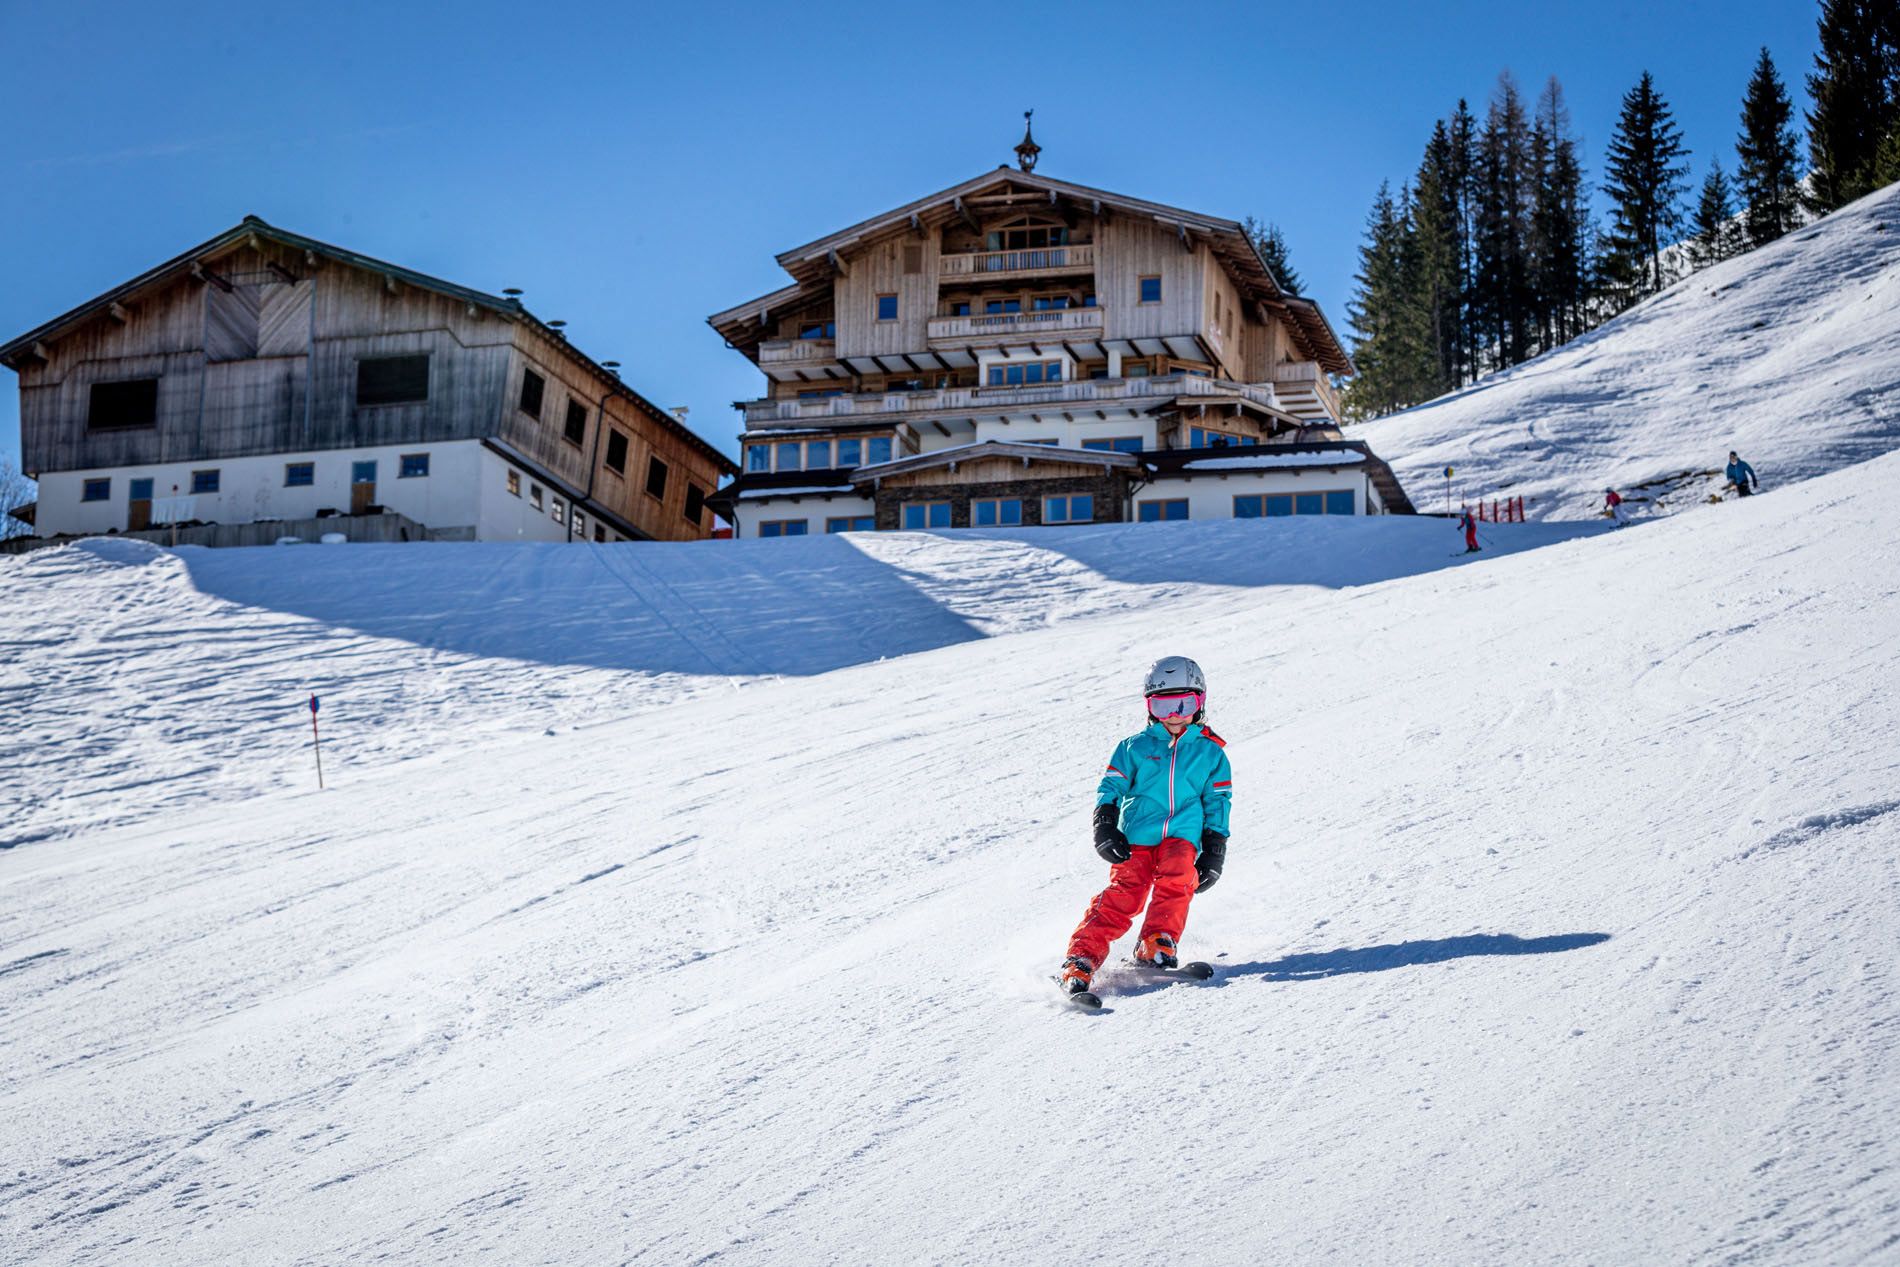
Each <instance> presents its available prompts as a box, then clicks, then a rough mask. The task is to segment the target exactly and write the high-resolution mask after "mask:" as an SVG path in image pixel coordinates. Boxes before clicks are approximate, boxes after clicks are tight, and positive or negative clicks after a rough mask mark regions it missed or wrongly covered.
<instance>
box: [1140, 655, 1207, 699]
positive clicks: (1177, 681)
mask: <svg viewBox="0 0 1900 1267" xmlns="http://www.w3.org/2000/svg"><path fill="white" fill-rule="evenodd" d="M1173 691H1196V692H1198V693H1200V694H1202V695H1205V694H1207V679H1206V678H1205V677H1203V676H1202V675H1201V666H1200V665H1198V664H1196V663H1194V661H1192V660H1190V659H1188V658H1187V657H1186V656H1184V655H1170V656H1162V657H1161V658H1160V659H1159V660H1156V661H1155V662H1154V664H1152V665H1151V666H1149V669H1148V676H1147V678H1146V679H1144V680H1143V681H1142V684H1141V694H1142V697H1143V698H1146V697H1147V696H1150V695H1165V694H1168V693H1170V692H1173Z"/></svg>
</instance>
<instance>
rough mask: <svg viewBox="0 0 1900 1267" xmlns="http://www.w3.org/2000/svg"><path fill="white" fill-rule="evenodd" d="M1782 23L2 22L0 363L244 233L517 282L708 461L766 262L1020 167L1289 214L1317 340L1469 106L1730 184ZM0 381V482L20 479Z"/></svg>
mask: <svg viewBox="0 0 1900 1267" xmlns="http://www.w3.org/2000/svg"><path fill="white" fill-rule="evenodd" d="M1817 8H1818V6H1817V5H1816V4H1813V3H1808V2H1806V0H1679V2H1671V0H1656V2H1653V3H1617V2H1614V0H1610V2H1599V3H1591V4H1584V3H1570V2H1568V0H1565V2H1546V3H1526V2H1523V0H1519V2H1517V3H1502V2H1493V0H1482V2H1473V3H1458V2H1457V0H1447V2H1446V3H1440V4H1434V5H1423V4H1413V3H1398V2H1388V0H1378V2H1363V3H1361V2H1355V0H1338V2H1336V3H1333V4H1331V5H1320V6H1314V5H1309V4H1297V5H1295V4H1284V3H1280V2H1278V0H1274V2H1272V3H1256V4H1251V5H1232V6H1223V5H1192V4H1172V5H1161V6H1157V5H1124V4H1097V5H1062V6H1034V5H1021V6H1013V7H1011V8H1010V9H1007V10H1000V11H984V12H982V13H978V12H976V11H967V12H962V13H960V12H958V11H957V10H954V9H944V8H942V7H941V6H928V7H924V6H919V7H916V8H915V9H907V8H900V7H899V6H894V5H884V4H871V5H833V4H821V3H809V4H805V5H782V4H781V5H770V6H766V5H718V4H697V5H668V6H664V7H658V6H648V5H642V4H632V5H620V6H593V5H587V4H569V5H557V6H547V7H528V6H521V5H500V4H490V3H481V2H474V3H464V4H458V5H453V6H449V5H443V6H439V7H433V8H426V9H425V8H423V7H420V6H403V5H377V6H370V5H361V6H356V5H336V6H323V7H321V8H319V7H317V6H311V7H309V8H308V9H307V10H299V9H293V8H289V7H280V6H256V5H246V6H236V5H228V6H190V5H177V6H172V5H166V6H154V5H138V6H133V5H91V4H84V3H65V4H57V5H55V4H40V3H32V4H29V3H23V2H21V0H0V30H5V31H6V32H7V40H8V44H9V45H10V48H9V50H8V54H7V58H6V61H7V72H6V75H5V76H4V77H0V109H3V110H4V116H5V117H6V118H8V119H9V120H10V121H11V124H12V126H11V127H10V129H9V143H8V144H7V146H6V147H5V152H4V154H3V155H0V190H4V191H5V193H4V196H3V197H0V265H4V278H5V284H4V286H0V338H11V337H13V336H14V335H17V334H20V333H24V332H25V331H26V330H29V329H31V328H32V327H33V326H35V325H38V324H39V323H40V322H42V321H45V320H47V319H49V318H51V317H54V316H56V315H58V314H59V313H61V312H63V311H65V310H66V309H68V308H70V307H73V306H75V305H76V304H79V303H81V302H83V301H84V300H86V299H89V298H91V297H92V296H93V295H95V294H98V293H99V292H101V291H103V290H106V289H108V288H109V287H111V286H113V285H116V284H117V283H119V282H122V281H124V280H126V279H128V278H130V277H132V276H133V275H135V274H137V273H139V272H141V271H143V270H144V269H146V268H149V267H151V266H152V265H154V264H156V263H159V262H160V261H162V260H164V259H167V258H169V257H171V256H172V255H175V254H177V253H178V252H180V251H182V250H184V249H186V248H188V247H190V246H191V245H193V244H194V243H197V242H199V241H202V240H204V239H206V238H209V237H211V236H213V235H214V234H216V233H218V232H220V231H221V230H223V229H226V228H228V227H230V226H231V225H233V224H235V223H236V222H237V221H238V220H240V219H241V218H242V217H243V216H245V215H246V214H256V215H260V216H262V217H264V218H265V219H266V220H269V221H271V222H272V223H274V224H278V225H281V226H283V227H285V228H288V229H292V230H294V231H296V232H299V233H304V234H308V235H310V236H312V237H316V238H320V239H323V240H326V241H330V242H334V243H336V244H338V245H340V246H346V247H349V248H351V249H353V250H357V251H361V252H363V253H365V254H368V255H373V256H378V257H380V258H383V259H387V260H391V261H394V262H396V263H400V264H403V265H406V266H409V267H411V268H416V269H420V270H422V271H424V272H429V273H434V274H436V275H438V276H441V277H445V278H448V279H450V280H452V281H456V282H460V283H463V284H465V285H469V286H474V287H479V288H482V289H487V290H491V291H499V290H500V289H502V288H503V287H505V286H519V287H521V288H523V289H524V290H525V291H526V292H527V293H526V295H525V302H526V303H527V304H528V306H529V307H530V308H532V309H533V310H534V311H535V312H536V313H537V314H538V315H540V316H542V317H543V318H548V319H554V318H559V319H564V320H566V321H567V322H568V323H569V325H568V333H569V336H570V337H571V338H572V339H573V340H574V341H575V342H576V343H577V344H578V345H579V346H580V347H582V348H583V349H584V350H586V351H587V352H589V353H590V354H592V355H593V356H594V357H596V358H598V359H610V358H611V359H618V360H620V361H622V362H624V364H625V366H626V368H625V370H624V371H623V373H624V374H625V375H626V377H627V379H628V381H629V382H631V383H632V384H633V385H634V386H636V387H637V388H638V389H639V390H641V391H642V392H644V393H645V394H647V395H648V396H650V397H652V398H653V399H654V400H655V401H657V402H658V403H660V404H662V405H668V406H671V405H687V406H689V407H690V408H691V410H692V412H691V415H690V418H689V422H690V424H691V425H692V426H694V427H695V428H696V429H697V430H698V431H699V432H700V433H701V434H702V435H704V436H705V437H706V438H707V439H709V440H711V441H712V442H713V443H714V444H716V445H718V446H720V447H721V448H723V449H725V450H726V451H727V452H729V453H730V452H733V451H734V450H735V448H736V445H735V443H734V440H735V437H736V434H737V429H738V422H737V415H736V414H735V413H733V411H732V410H731V409H730V404H731V402H732V401H734V400H739V399H743V398H746V397H750V396H756V395H759V394H760V392H761V384H762V381H763V380H762V379H761V378H760V377H759V376H758V374H757V372H756V371H755V370H753V369H752V368H751V367H750V365H749V364H748V363H747V362H746V361H745V360H744V358H742V357H741V356H739V354H738V353H736V352H731V351H728V350H727V349H726V348H725V347H724V346H723V344H722V342H721V340H720V339H719V337H718V336H717V335H715V334H713V333H712V332H711V330H710V329H709V328H708V327H707V326H706V325H705V317H706V315H707V314H708V313H711V312H714V311H717V310H719V309H721V308H725V307H729V306H731V305H733V304H736V303H738V302H740V301H742V300H745V299H749V298H752V297H753V296H755V295H758V294H762V293H764V292H765V291H767V290H770V289H773V288H776V287H777V286H779V285H781V284H782V283H783V281H784V280H786V279H785V278H784V277H783V275H782V274H781V273H779V272H778V270H777V267H776V265H774V264H773V262H772V256H773V255H774V254H775V253H776V252H778V251H781V250H784V249H785V248H787V247H790V246H794V245H797V244H799V243H801V242H805V241H808V240H810V239H812V238H815V237H818V236H820V235H822V234H824V233H827V232H830V231H831V230H833V229H836V228H841V227H843V226H844V225H846V224H849V223H852V222H854V221H856V220H859V219H862V218H864V217H865V216H868V215H871V214H873V213H875V212H878V211H882V210H885V209H886V208H888V207H891V206H894V205H896V204H898V203H901V202H905V201H908V200H910V199H912V198H916V197H918V196H921V195H923V194H926V193H929V192H931V191H933V190H936V189H940V188H943V187H944V186H947V185H951V184H954V183H956V182H958V181H961V180H964V179H966V178H968V177H970V176H972V175H975V174H976V173H978V172H980V171H983V170H984V169H986V168H990V167H994V166H996V165H997V164H998V163H1003V162H1007V161H1010V160H1011V158H1012V155H1011V154H1010V148H1011V146H1013V145H1014V144H1015V143H1016V141H1017V139H1018V138H1019V137H1020V135H1021V130H1022V111H1023V110H1024V109H1026V108H1029V107H1032V106H1033V107H1034V108H1035V111H1036V137H1037V140H1038V141H1040V142H1041V143H1042V145H1043V146H1044V152H1043V156H1042V164H1041V167H1040V168H1039V170H1040V171H1042V172H1043V173H1045V174H1047V175H1051V176H1056V177H1059V178H1063V179H1068V180H1074V181H1077V182H1079V183H1082V184H1088V185H1095V186H1099V187H1103V188H1108V189H1113V190H1116V191H1119V192H1122V193H1127V194H1130V195H1134V196H1138V197H1142V198H1148V199H1152V200H1155V201H1158V202H1166V203H1172V204H1175V205H1178V206H1183V207H1188V208H1191V209H1194V210H1197V211H1203V212H1207V213H1210V214H1215V215H1226V216H1231V217H1233V218H1235V219H1239V218H1241V217H1243V216H1246V215H1250V214H1251V215H1254V216H1257V217H1260V218H1261V219H1264V220H1271V221H1275V222H1277V223H1278V224H1279V225H1280V226H1281V228H1282V230H1283V231H1284V232H1285V234H1286V237H1287V240H1288V242H1289V244H1290V246H1291V249H1292V258H1293V263H1294V266H1295V268H1297V269H1298V270H1299V272H1300V273H1301V274H1302V276H1303V278H1304V280H1305V282H1306V284H1307V290H1308V292H1309V293H1310V294H1312V295H1313V296H1314V297H1316V298H1317V299H1318V300H1319V301H1320V303H1321V305H1322V306H1323V307H1324V308H1325V309H1326V311H1327V313H1328V315H1329V316H1331V318H1332V319H1333V322H1334V324H1335V326H1336V327H1338V328H1340V329H1341V331H1342V333H1343V332H1344V327H1345V303H1346V299H1347V296H1348V294H1349V292H1350V289H1351V278H1352V273H1353V270H1354V267H1355V263H1356V255H1355V248H1356V246H1357V244H1358V242H1359V239H1360V234H1361V228H1362V225H1363V221H1364V218H1365V214H1366V210H1367V208H1368V206H1369V205H1370V203H1371V200H1372V196H1373V194H1374V191H1375V190H1376V189H1377V188H1378V185H1379V182H1380V181H1381V180H1382V179H1387V178H1390V179H1392V180H1393V181H1394V183H1395V184H1396V183H1397V182H1398V181H1399V180H1400V179H1403V178H1404V177H1405V176H1407V175H1409V173H1410V172H1411V171H1412V169H1413V168H1414V167H1415V166H1416V164H1417V161H1418V154H1419V150H1420V148H1421V146H1422V145H1423V144H1424V141H1425V138H1426V137H1427V135H1429V133H1430V131H1431V126H1432V122H1433V120H1434V119H1436V118H1438V117H1439V116H1441V115H1444V114H1447V113H1449V111H1450V110H1451V109H1452V107H1453V106H1454V104H1455V103H1456V101H1457V100H1458V98H1459V97H1460V96H1464V97H1467V98H1469V99H1470V100H1471V101H1472V103H1473V109H1474V111H1476V112H1477V113H1479V114H1482V111H1483V103H1484V101H1485V100H1486V99H1487V98H1488V97H1489V95H1490V93H1491V92H1492V90H1493V88H1494V86H1495V83H1496V80H1497V76H1498V73H1499V72H1500V71H1501V70H1504V69H1506V68H1508V69H1509V70H1510V71H1511V72H1512V73H1513V74H1514V75H1515V76H1516V77H1517V79H1518V81H1519V83H1520V85H1521V86H1522V87H1523V89H1524V91H1525V94H1526V96H1527V97H1534V96H1535V94H1536V92H1537V91H1538V89H1539V88H1540V87H1541V85H1542V84H1543V82H1544V80H1545V79H1546V78H1547V77H1548V76H1550V75H1553V74H1554V75H1556V76H1557V77H1558V78H1559V79H1561V80H1562V81H1563V84H1564V87H1565V91H1566V93H1567V94H1568V97H1569V103H1570V108H1571V113H1572V121H1573V125H1574V128H1575V130H1576V131H1577V132H1578V133H1579V134H1580V135H1581V137H1582V138H1583V142H1584V157H1585V162H1586V164H1587V166H1588V170H1589V175H1590V176H1591V177H1592V178H1595V177H1596V176H1598V175H1599V174H1600V172H1601V167H1602V152H1603V146H1604V143H1605V142H1606V141H1607V140H1608V138H1609V135H1610V132H1611V129H1612V127H1613V125H1614V122H1615V118H1616V106H1617V101H1618V98H1619V97H1620V96H1621V95H1622V93H1623V92H1624V91H1625V90H1627V89H1628V88H1629V87H1630V85H1632V84H1633V83H1634V82H1635V81H1636V79H1637V77H1638V75H1640V74H1641V72H1642V71H1643V70H1644V69H1648V70H1650V71H1651V72H1652V73H1653V74H1654V75H1655V76H1656V80H1657V84H1658V86H1659V87H1660V88H1661V90H1662V92H1663V94H1664V95H1665V96H1666V97H1667V99H1668V100H1669V102H1670V103H1671V105H1672V106H1673V107H1674V109H1675V113H1676V117H1677V120H1678V122H1679V123H1680V124H1681V126H1682V129H1683V132H1684V134H1685V138H1686V140H1687V142H1688V144H1689V145H1690V147H1691V148H1692V149H1693V151H1694V154H1695V169H1694V177H1695V179H1696V180H1697V181H1699V180H1700V178H1701V176H1702V174H1703V172H1704V171H1706V169H1707V163H1708V161H1709V159H1710V158H1711V157H1719V158H1720V159H1721V161H1722V163H1723V165H1724V167H1725V168H1728V169H1730V170H1732V169H1733V166H1734V150H1733V145H1734V137H1735V131H1736V124H1737V119H1738V117H1739V114H1740V108H1741V96H1742V90H1743V88H1744V86H1745V85H1746V83H1747V81H1748V76H1749V73H1750V71H1751V70H1752V68H1753V64H1754V60H1755V56H1756V50H1757V49H1758V48H1759V47H1761V46H1762V45H1764V44H1765V45H1767V47H1768V48H1769V50H1770V51H1771V53H1772V54H1773V55H1774V58H1775V61H1776V64H1777V66H1778V67H1779V68H1780V69H1781V73H1782V76H1783V78H1784V79H1785V80H1787V81H1788V83H1789V86H1790V90H1791V92H1793V94H1794V96H1795V100H1796V106H1797V109H1800V108H1804V107H1805V104H1806V97H1805V90H1804V88H1803V86H1802V83H1803V77H1804V76H1805V75H1806V73H1807V71H1808V69H1809V68H1810V66H1811V65H1812V59H1813V54H1814V51H1815V48H1816V36H1815V26H1814V19H1815V14H1816V11H1817ZM18 404H19V401H18V393H17V387H16V383H15V381H14V380H13V377H12V375H11V373H10V372H5V371H0V454H5V455H10V456H12V457H14V458H16V459H17V457H18V455H19V419H18Z"/></svg>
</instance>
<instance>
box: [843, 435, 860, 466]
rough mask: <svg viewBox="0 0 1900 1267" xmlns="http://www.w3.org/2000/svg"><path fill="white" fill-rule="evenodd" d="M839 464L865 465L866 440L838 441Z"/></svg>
mask: <svg viewBox="0 0 1900 1267" xmlns="http://www.w3.org/2000/svg"><path fill="white" fill-rule="evenodd" d="M838 465H839V466H862V465H864V441H862V440H840V441H838Z"/></svg>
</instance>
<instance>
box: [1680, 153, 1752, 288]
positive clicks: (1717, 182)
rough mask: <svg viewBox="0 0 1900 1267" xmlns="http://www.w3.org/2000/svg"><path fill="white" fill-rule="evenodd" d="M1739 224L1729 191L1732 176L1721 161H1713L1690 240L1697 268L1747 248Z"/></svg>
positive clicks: (1698, 202) (1692, 257) (1692, 255)
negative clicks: (1743, 242)
mask: <svg viewBox="0 0 1900 1267" xmlns="http://www.w3.org/2000/svg"><path fill="white" fill-rule="evenodd" d="M1740 236H1741V235H1740V234H1739V233H1738V232H1737V226H1736V224H1735V202H1734V199H1733V197H1732V196H1731V195H1730V192H1729V185H1728V176H1727V175H1726V174H1724V173H1723V171H1722V164H1721V162H1720V161H1719V160H1718V161H1716V162H1714V163H1711V164H1709V174H1708V176H1707V177H1706V178H1705V179H1704V180H1703V182H1702V196H1701V198H1700V199H1698V200H1697V202H1696V208H1695V236H1693V237H1691V238H1690V239H1689V258H1690V260H1691V261H1693V262H1694V264H1695V266H1696V267H1697V268H1707V267H1708V266H1709V265H1711V264H1719V263H1721V262H1722V261H1723V260H1725V259H1727V258H1728V257H1729V256H1731V255H1735V254H1739V253H1740V251H1741V250H1742V249H1743V248H1742V244H1741V243H1740V241H1738V238H1739V237H1740Z"/></svg>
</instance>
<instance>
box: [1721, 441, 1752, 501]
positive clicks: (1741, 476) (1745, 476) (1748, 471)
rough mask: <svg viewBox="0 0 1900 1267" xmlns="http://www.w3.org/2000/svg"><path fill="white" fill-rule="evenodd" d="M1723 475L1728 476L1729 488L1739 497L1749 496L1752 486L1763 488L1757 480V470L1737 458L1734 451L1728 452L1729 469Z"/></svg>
mask: <svg viewBox="0 0 1900 1267" xmlns="http://www.w3.org/2000/svg"><path fill="white" fill-rule="evenodd" d="M1723 474H1724V475H1726V476H1728V482H1729V486H1730V487H1731V488H1733V489H1734V490H1735V492H1736V493H1737V494H1738V495H1739V496H1742V497H1746V496H1748V494H1749V487H1748V486H1749V485H1750V484H1753V485H1754V486H1755V487H1756V488H1758V489H1759V488H1760V487H1761V481H1760V480H1758V479H1756V478H1755V468H1754V467H1752V466H1750V465H1749V464H1748V463H1746V462H1744V461H1742V460H1741V459H1740V458H1738V457H1736V456H1735V450H1733V449H1730V450H1729V451H1728V469H1727V470H1726V471H1724V472H1723Z"/></svg>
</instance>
